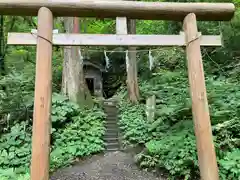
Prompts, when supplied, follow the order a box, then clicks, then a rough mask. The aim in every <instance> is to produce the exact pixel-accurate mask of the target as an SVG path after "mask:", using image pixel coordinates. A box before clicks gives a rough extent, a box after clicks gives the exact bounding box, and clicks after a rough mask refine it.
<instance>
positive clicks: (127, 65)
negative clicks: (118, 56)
mask: <svg viewBox="0 0 240 180" xmlns="http://www.w3.org/2000/svg"><path fill="white" fill-rule="evenodd" d="M128 68H129V57H128V50H126V70H127V72H128Z"/></svg>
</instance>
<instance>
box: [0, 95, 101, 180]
mask: <svg viewBox="0 0 240 180" xmlns="http://www.w3.org/2000/svg"><path fill="white" fill-rule="evenodd" d="M52 119H53V123H52V134H51V154H50V157H51V162H50V167H51V171H54V170H55V169H56V168H59V167H62V166H65V165H68V164H70V163H71V162H73V161H74V160H75V159H76V158H77V157H83V156H88V155H91V154H93V153H97V152H100V151H102V150H103V147H104V144H103V140H102V136H103V134H104V131H105V129H104V121H105V116H104V113H103V111H102V109H100V108H98V107H94V108H93V109H91V110H80V109H79V108H78V106H77V105H75V104H73V103H70V102H69V101H68V100H67V98H65V97H63V96H61V95H59V94H54V95H53V100H52ZM31 135H32V126H31V123H30V122H29V121H22V122H16V123H15V124H14V125H13V126H12V127H11V128H10V130H9V131H8V132H6V133H4V134H2V135H1V138H0V169H1V170H0V179H4V178H5V179H7V178H9V179H11V180H14V179H17V180H20V179H21V178H23V179H24V177H28V172H29V165H30V159H31ZM26 179H27V178H25V180H26Z"/></svg>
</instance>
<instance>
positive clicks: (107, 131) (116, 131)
mask: <svg viewBox="0 0 240 180" xmlns="http://www.w3.org/2000/svg"><path fill="white" fill-rule="evenodd" d="M105 133H106V134H111V133H118V128H111V129H110V128H109V129H106V131H105Z"/></svg>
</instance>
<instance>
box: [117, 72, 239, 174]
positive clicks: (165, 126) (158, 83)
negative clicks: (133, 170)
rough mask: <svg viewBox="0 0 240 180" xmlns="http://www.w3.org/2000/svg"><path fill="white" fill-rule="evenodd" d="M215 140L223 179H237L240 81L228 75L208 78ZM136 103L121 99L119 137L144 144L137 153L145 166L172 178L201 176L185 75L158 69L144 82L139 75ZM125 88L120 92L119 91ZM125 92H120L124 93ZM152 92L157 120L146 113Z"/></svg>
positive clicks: (139, 161) (142, 165)
mask: <svg viewBox="0 0 240 180" xmlns="http://www.w3.org/2000/svg"><path fill="white" fill-rule="evenodd" d="M206 86H207V95H208V102H209V109H210V115H211V122H212V129H213V135H214V143H215V148H216V153H217V159H218V163H219V167H220V172H219V173H220V175H221V177H222V179H239V178H240V174H239V171H238V170H236V169H237V168H238V164H239V163H238V157H237V154H238V151H239V147H240V134H239V133H240V112H239V109H240V108H239V105H240V93H239V92H240V85H239V84H238V83H234V82H233V81H231V80H226V79H216V78H215V77H208V76H207V77H206ZM140 90H141V97H142V99H141V101H140V103H139V104H138V105H131V104H128V103H126V101H125V100H124V99H122V102H121V103H120V110H121V115H120V126H121V129H122V133H123V138H124V139H125V140H126V141H127V142H129V143H134V144H143V143H145V150H144V151H143V152H142V153H140V154H139V155H137V157H136V159H137V162H138V164H139V165H140V166H141V167H142V168H145V169H151V170H153V169H155V170H156V169H161V171H166V172H167V173H168V174H169V175H170V177H171V178H172V179H195V178H197V177H198V176H199V171H198V162H197V154H196V145H195V144H196V142H195V136H194V132H193V123H192V108H191V99H190V94H189V85H188V80H187V76H186V74H185V73H182V72H169V71H160V72H158V73H155V74H154V75H152V78H151V79H149V80H147V81H142V80H140ZM122 92H123V91H122ZM123 93H124V92H123ZM153 94H154V95H155V96H156V117H155V121H153V122H148V121H147V119H146V116H145V100H146V98H147V97H149V96H151V95H153Z"/></svg>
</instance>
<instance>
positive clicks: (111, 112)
mask: <svg viewBox="0 0 240 180" xmlns="http://www.w3.org/2000/svg"><path fill="white" fill-rule="evenodd" d="M105 114H106V116H118V112H113V111H105Z"/></svg>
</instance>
